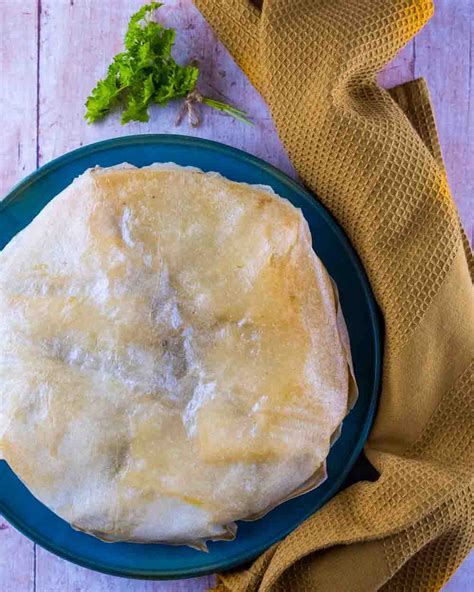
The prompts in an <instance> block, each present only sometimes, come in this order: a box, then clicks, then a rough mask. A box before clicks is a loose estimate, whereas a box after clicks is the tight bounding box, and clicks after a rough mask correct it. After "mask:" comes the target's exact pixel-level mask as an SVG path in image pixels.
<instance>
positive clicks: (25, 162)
mask: <svg viewBox="0 0 474 592" xmlns="http://www.w3.org/2000/svg"><path fill="white" fill-rule="evenodd" d="M0 11H1V14H2V17H1V19H0V118H1V120H0V122H1V124H2V125H1V129H2V141H1V142H0V162H1V165H2V166H1V167H0V196H3V195H4V194H5V193H6V192H7V191H8V190H9V189H10V188H11V186H12V185H13V184H14V183H16V182H17V181H19V180H20V179H21V178H22V177H23V176H24V175H25V174H27V173H29V172H31V171H32V170H34V168H35V166H36V94H37V40H38V19H37V8H36V0H22V2H17V1H16V0H1V1H0ZM34 561H35V546H34V545H33V543H31V542H30V541H29V540H28V539H26V538H25V537H23V536H22V535H21V534H20V533H19V532H17V531H16V530H15V529H14V528H13V527H12V526H10V525H8V524H7V523H6V522H5V521H4V520H3V519H2V518H1V516H0V590H2V592H33V590H34Z"/></svg>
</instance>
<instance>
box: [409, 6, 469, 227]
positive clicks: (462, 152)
mask: <svg viewBox="0 0 474 592" xmlns="http://www.w3.org/2000/svg"><path fill="white" fill-rule="evenodd" d="M435 7H436V10H435V15H434V17H433V18H432V20H431V21H430V23H429V24H428V25H427V26H426V27H425V28H424V29H423V30H422V31H421V32H420V33H419V35H418V36H417V37H416V39H415V77H419V76H424V77H425V78H426V79H427V81H428V85H429V88H430V93H431V98H432V100H433V104H434V109H435V116H436V122H437V126H438V132H439V136H440V140H441V149H442V151H443V156H444V160H445V164H446V171H447V174H448V181H449V185H450V187H451V191H452V194H453V197H454V199H455V201H456V203H457V206H458V209H459V213H460V215H461V219H462V221H463V224H464V227H465V229H466V231H467V233H468V235H469V236H470V237H471V239H472V231H473V225H474V224H473V223H474V162H473V159H474V97H473V88H474V80H473V78H474V74H473V72H474V71H473V67H472V63H473V60H474V54H473V48H474V43H473V41H474V39H473V38H474V3H473V2H472V1H471V0H455V2H453V0H437V1H436V3H435Z"/></svg>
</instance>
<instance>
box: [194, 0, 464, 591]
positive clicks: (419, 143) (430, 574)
mask: <svg viewBox="0 0 474 592" xmlns="http://www.w3.org/2000/svg"><path fill="white" fill-rule="evenodd" d="M196 4H197V6H198V8H199V9H200V10H201V11H202V13H203V14H204V16H205V17H206V19H208V21H209V23H210V24H211V26H212V27H213V28H214V30H215V31H216V32H217V34H218V35H219V37H220V38H221V39H222V41H223V42H224V43H225V45H226V46H227V48H228V49H229V50H230V52H231V53H232V55H233V56H234V58H235V59H236V60H237V62H238V63H239V64H240V66H241V67H242V68H243V70H244V71H245V73H246V74H247V75H248V77H249V78H250V80H251V81H252V82H253V84H254V85H255V86H256V88H257V89H258V90H259V91H260V92H261V94H262V95H263V97H264V98H265V99H266V101H267V102H268V105H269V107H270V109H271V113H272V116H273V118H274V120H275V123H276V125H277V128H278V131H279V134H280V138H281V139H282V141H283V143H284V145H285V147H286V149H287V151H288V154H289V155H290V158H291V159H292V161H293V164H294V165H295V167H296V169H297V171H298V174H299V175H300V177H301V179H302V180H303V182H304V183H305V184H306V185H307V186H308V187H309V188H310V189H311V190H313V191H314V193H315V194H316V195H317V196H318V197H319V199H320V200H321V201H322V202H323V203H324V204H325V205H326V206H327V207H328V208H329V209H330V211H331V212H332V213H333V214H334V216H335V217H336V218H337V220H338V221H339V222H340V224H341V225H342V226H343V227H344V229H345V231H346V232H347V234H348V235H349V237H350V239H351V241H352V243H353V245H354V246H355V248H356V249H357V251H358V253H359V255H360V257H361V258H362V261H363V263H364V266H365V269H366V271H367V273H368V275H369V278H370V281H371V284H372V287H373V290H374V293H375V296H376V298H377V301H378V303H379V306H380V308H381V310H382V312H383V316H384V322H385V352H384V367H383V385H382V394H381V402H380V407H379V411H378V415H377V418H376V421H375V425H374V427H373V430H372V433H371V435H370V439H369V441H368V444H367V446H366V449H365V452H366V455H367V457H368V458H369V460H370V462H371V463H372V464H373V465H374V467H375V468H376V469H377V470H378V471H379V473H380V477H379V479H378V480H377V481H376V482H374V483H369V482H360V483H358V484H356V485H353V486H352V487H350V488H349V489H346V490H345V491H344V492H342V493H340V494H339V495H338V496H336V497H335V498H334V499H333V500H332V501H331V502H329V503H328V504H327V505H326V506H325V507H324V508H323V509H322V510H321V511H319V512H317V513H316V514H315V515H314V516H313V517H312V518H310V519H309V520H307V521H306V522H305V523H304V524H303V525H302V526H301V527H300V528H298V529H297V530H296V531H295V532H293V533H292V534H290V535H289V536H288V537H287V538H286V539H285V540H283V541H282V542H281V543H279V544H277V545H275V546H274V547H273V548H271V549H270V550H269V551H267V552H266V553H265V554H264V555H263V556H262V557H260V558H259V559H258V560H257V561H256V562H255V563H254V564H253V565H252V566H251V567H247V568H246V569H241V570H236V571H235V572H232V573H228V574H225V575H222V576H221V577H219V579H218V583H217V590H219V592H224V591H226V592H227V591H229V590H230V591H236V592H237V591H242V592H244V591H245V592H252V591H257V590H258V591H272V592H306V591H307V592H318V591H322V592H343V591H344V592H346V591H347V592H359V591H360V592H371V591H373V590H383V591H394V592H404V591H414V590H417V591H418V590H419V591H423V592H427V591H431V590H439V589H440V588H441V586H442V585H443V584H444V583H445V582H446V581H447V580H448V578H449V577H450V576H451V575H452V573H453V572H454V571H455V569H456V568H457V567H458V565H459V564H460V562H461V561H462V559H463V557H464V556H465V555H466V554H467V552H468V551H469V549H470V548H471V547H472V545H473V542H474V517H473V515H474V394H473V386H474V377H473V370H474V368H473V352H474V300H473V289H472V277H471V274H470V269H469V268H471V271H472V254H471V252H470V249H469V246H468V244H467V242H466V241H465V240H464V238H463V232H462V230H461V227H460V224H459V220H458V215H457V212H456V208H455V206H454V204H453V200H452V198H451V196H450V193H449V189H448V186H447V182H446V175H445V171H444V167H443V163H442V159H441V153H440V149H439V146H438V141H437V136H436V130H435V124H434V119H433V114H432V111H431V107H430V100H429V96H428V90H427V88H426V85H425V83H424V81H423V80H417V81H415V82H412V83H408V84H406V85H403V86H401V87H398V88H396V89H393V90H392V91H390V92H387V91H385V90H382V89H381V88H380V87H378V86H377V83H376V72H377V71H378V70H379V69H380V68H381V67H382V66H383V65H384V64H385V63H387V62H388V61H389V60H390V59H391V58H392V57H393V56H394V55H395V53H396V52H397V51H398V50H399V49H400V48H401V47H402V46H403V45H404V44H405V43H406V42H407V41H408V40H409V39H411V37H413V35H414V34H415V33H416V32H417V31H418V30H419V29H420V28H421V27H422V26H423V24H424V23H425V22H426V21H427V19H428V18H429V17H430V16H431V14H432V11H433V6H432V2H431V1H430V0H264V1H263V3H262V2H260V3H259V4H262V7H261V10H260V9H259V8H257V7H256V6H255V5H254V4H252V3H251V1H250V0H196Z"/></svg>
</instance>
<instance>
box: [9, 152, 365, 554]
mask: <svg viewBox="0 0 474 592" xmlns="http://www.w3.org/2000/svg"><path fill="white" fill-rule="evenodd" d="M353 397H354V381H353V378H352V371H351V362H350V350H349V346H348V340H347V333H346V330H345V326H344V322H343V319H342V315H341V312H340V309H339V301H338V298H337V293H336V292H335V289H334V287H333V284H332V282H331V279H330V278H329V276H328V274H327V272H326V270H325V269H324V266H323V264H322V263H321V261H320V260H319V259H318V257H317V256H316V255H315V253H314V252H313V250H312V247H311V236H310V233H309V229H308V226H307V223H306V221H305V220H304V218H303V216H302V214H301V212H300V211H299V210H298V209H296V208H295V207H294V206H292V205H291V204H290V203H289V202H288V201H286V200H285V199H282V198H280V197H278V196H277V195H276V194H274V193H273V191H272V190H271V189H270V188H268V187H264V186H255V185H254V186H252V185H247V184H244V183H235V182H232V181H229V180H227V179H225V178H224V177H222V176H220V175H218V174H216V173H203V172H202V171H200V170H198V169H195V168H190V167H180V166H177V165H174V164H171V163H170V164H157V165H152V166H149V167H144V168H135V167H132V166H130V165H120V166H118V167H111V168H104V169H101V168H98V167H97V168H95V169H90V170H88V171H86V172H85V173H84V174H83V175H81V176H80V177H79V178H77V179H76V180H75V181H74V182H73V183H72V184H71V185H70V186H69V187H67V188H66V189H65V190H64V191H63V192H62V193H60V194H59V195H58V196H56V198H54V199H53V200H52V201H51V202H50V203H49V204H48V205H47V206H46V207H45V208H44V209H43V210H42V211H41V213H40V214H39V215H38V216H37V217H36V218H35V219H34V220H33V221H32V222H31V224H30V225H29V226H28V227H26V228H25V229H24V230H23V231H22V232H20V233H19V234H18V235H17V236H16V237H15V238H14V239H13V240H12V241H11V242H10V243H9V244H8V245H7V246H6V247H5V248H4V250H3V251H2V252H1V253H0V456H1V457H2V458H4V459H5V460H6V461H7V462H8V463H9V464H10V466H11V468H12V469H13V470H14V471H15V473H16V474H17V475H18V477H19V478H20V479H21V480H22V481H23V482H24V483H25V484H26V486H27V487H28V488H29V489H30V490H31V492H32V493H33V494H34V495H35V496H36V497H37V498H38V499H40V500H41V501H42V502H43V503H45V504H46V505H47V506H48V507H50V508H51V509H52V510H53V511H54V512H56V513H57V514H58V515H59V516H61V517H62V518H64V519H65V520H67V521H68V522H69V523H70V524H72V525H73V526H74V527H75V528H77V529H80V530H83V531H86V532H89V533H91V534H93V535H95V536H97V537H99V538H101V539H104V540H109V541H119V540H121V541H142V542H168V543H175V544H181V543H183V544H192V545H196V546H200V545H201V546H202V544H203V543H204V542H205V540H206V539H219V538H232V537H233V536H234V533H235V525H234V521H235V520H239V519H253V518H255V517H257V516H259V515H262V514H263V513H265V512H266V511H268V510H269V509H271V508H272V507H274V506H275V505H277V504H279V503H281V502H282V501H284V500H286V499H289V498H290V497H293V496H295V495H298V494H300V493H302V492H304V491H307V490H309V489H311V488H312V487H314V486H316V485H317V484H318V483H319V482H320V481H321V479H322V478H324V470H325V459H326V457H327V455H328V452H329V448H330V444H331V442H332V439H333V438H334V436H335V434H337V433H338V430H339V428H340V425H341V422H342V420H343V418H344V416H345V415H346V414H347V411H348V408H349V406H350V404H351V402H352V400H353Z"/></svg>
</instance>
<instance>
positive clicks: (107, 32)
mask: <svg viewBox="0 0 474 592" xmlns="http://www.w3.org/2000/svg"><path fill="white" fill-rule="evenodd" d="M142 3H143V2H142V0H115V1H114V3H113V5H111V4H109V3H105V2H100V1H99V0H82V1H81V2H74V3H71V2H70V1H68V0H43V1H42V10H41V43H40V81H41V84H40V104H39V146H40V163H44V162H46V161H48V160H50V159H51V158H54V157H55V156H58V155H59V154H62V153H63V152H65V151H67V150H71V149H72V148H77V147H78V146H81V145H82V144H88V143H90V142H94V141H97V140H101V139H104V138H110V137H115V136H121V135H128V134H138V133H182V134H187V135H193V136H198V137H206V138H212V139H214V140H217V141H220V142H223V143H225V144H230V145H232V146H236V147H238V148H241V149H243V150H246V151H247V152H250V153H252V154H257V155H258V156H260V157H262V158H264V159H265V160H267V161H269V162H271V163H272V164H274V165H276V166H278V167H279V168H281V169H282V170H284V171H286V172H288V173H291V172H292V170H293V169H292V167H291V164H290V163H289V160H288V157H287V156H286V154H285V152H284V150H283V148H282V147H281V144H280V142H279V140H278V137H277V133H276V130H275V128H274V125H273V122H272V120H271V118H270V115H269V113H268V109H267V107H266V105H265V103H264V101H263V100H262V98H261V97H260V96H259V95H258V93H257V92H256V91H255V89H254V88H253V87H252V86H251V84H250V83H249V82H248V80H247V79H246V78H245V76H243V75H242V73H241V72H240V70H239V68H238V67H237V65H236V64H235V62H234V61H233V60H232V58H231V57H230V55H229V54H228V52H227V50H225V48H224V47H223V46H222V44H221V43H220V42H218V41H217V39H216V37H215V36H214V34H213V33H212V31H211V30H210V28H209V27H208V26H207V24H206V23H205V21H204V19H203V18H202V17H201V15H200V14H199V13H198V11H197V10H196V8H195V7H194V5H193V4H192V2H191V0H168V2H166V6H164V7H162V8H161V9H160V11H159V19H160V22H162V23H163V24H165V25H167V26H171V27H174V28H176V29H177V37H176V46H175V53H174V55H175V57H176V59H177V61H179V62H181V63H188V62H189V61H190V60H191V59H197V60H198V62H199V63H200V64H201V66H202V70H203V73H202V77H201V82H200V89H201V91H202V92H203V93H204V94H209V95H211V96H213V97H216V98H219V99H224V100H228V101H230V102H232V103H234V104H235V105H237V106H240V107H243V108H244V109H247V110H248V111H249V113H250V115H251V117H252V119H254V121H255V122H256V123H257V125H256V126H255V127H250V126H248V125H245V124H243V123H242V122H239V121H236V120H235V119H232V118H230V117H228V116H226V115H224V114H222V113H219V112H217V111H215V110H213V109H209V108H206V107H203V109H202V115H203V117H204V122H203V125H202V126H201V127H199V128H191V127H189V126H188V125H187V124H186V123H183V124H182V126H181V127H179V128H177V127H176V126H175V120H176V115H177V109H178V105H177V104H176V103H173V104H171V105H169V106H168V107H166V108H160V107H157V106H156V107H153V108H152V110H151V119H150V121H149V122H148V123H137V122H132V123H130V124H129V125H127V126H121V125H120V122H119V117H117V116H116V115H115V116H113V117H108V118H107V119H105V121H103V122H101V123H99V124H96V125H92V126H90V125H87V123H86V122H85V121H84V101H85V98H86V97H87V95H88V94H89V92H90V90H91V89H92V88H93V86H94V84H95V83H96V81H97V80H98V79H99V78H100V77H103V76H104V74H105V72H106V69H107V66H108V64H109V63H110V61H111V59H112V57H113V56H114V54H115V53H117V52H118V51H119V50H120V49H121V47H122V39H123V35H124V33H125V30H126V26H127V22H128V20H129V18H130V15H131V14H132V13H133V12H134V11H135V10H136V9H137V8H138V7H140V6H141V5H142ZM58 31H60V34H58ZM85 39H86V40H87V42H85V41H84V40H85ZM58 105H60V106H61V107H60V109H58V108H57V107H58Z"/></svg>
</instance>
